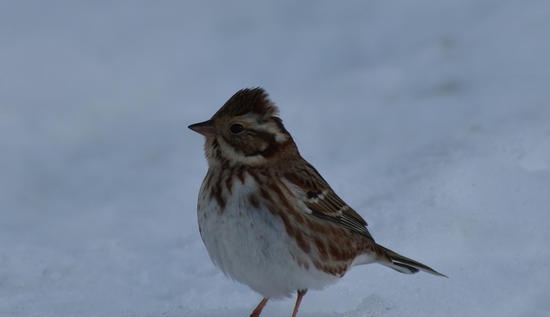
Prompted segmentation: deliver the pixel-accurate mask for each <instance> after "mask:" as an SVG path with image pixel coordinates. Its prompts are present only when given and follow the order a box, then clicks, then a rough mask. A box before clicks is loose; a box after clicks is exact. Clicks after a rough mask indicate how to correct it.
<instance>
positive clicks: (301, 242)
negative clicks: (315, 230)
mask: <svg viewBox="0 0 550 317" xmlns="http://www.w3.org/2000/svg"><path fill="white" fill-rule="evenodd" d="M294 238H295V239H296V244H298V247H300V249H302V251H304V252H305V253H309V252H310V251H311V248H310V246H309V244H308V243H307V242H306V240H305V239H304V235H303V234H302V233H300V232H299V231H296V232H295V236H294Z"/></svg>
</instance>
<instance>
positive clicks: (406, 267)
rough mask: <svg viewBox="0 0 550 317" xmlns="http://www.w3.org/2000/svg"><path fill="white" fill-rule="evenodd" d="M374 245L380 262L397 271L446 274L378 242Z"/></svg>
mask: <svg viewBox="0 0 550 317" xmlns="http://www.w3.org/2000/svg"><path fill="white" fill-rule="evenodd" d="M376 247H377V249H378V251H379V253H380V254H381V258H382V259H384V260H383V261H381V262H380V263H381V264H384V265H385V266H387V267H390V268H392V269H394V270H396V271H398V272H401V273H405V274H414V273H417V272H418V271H424V272H427V273H430V274H433V275H438V276H443V277H447V276H446V275H444V274H441V273H439V272H437V271H436V270H434V269H432V268H431V267H429V266H427V265H425V264H422V263H420V262H417V261H415V260H413V259H410V258H407V257H405V256H402V255H401V254H398V253H397V252H394V251H392V250H390V249H388V248H385V247H383V246H381V245H379V244H377V245H376Z"/></svg>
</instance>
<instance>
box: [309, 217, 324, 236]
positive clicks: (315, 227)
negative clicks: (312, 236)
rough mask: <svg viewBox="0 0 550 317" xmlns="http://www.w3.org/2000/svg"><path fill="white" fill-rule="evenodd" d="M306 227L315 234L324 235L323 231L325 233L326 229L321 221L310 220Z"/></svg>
mask: <svg viewBox="0 0 550 317" xmlns="http://www.w3.org/2000/svg"><path fill="white" fill-rule="evenodd" d="M306 226H307V227H308V228H310V229H311V230H312V231H313V232H314V233H316V234H322V233H323V231H325V227H323V226H322V224H321V223H319V221H316V220H315V219H314V220H308V221H307V222H306Z"/></svg>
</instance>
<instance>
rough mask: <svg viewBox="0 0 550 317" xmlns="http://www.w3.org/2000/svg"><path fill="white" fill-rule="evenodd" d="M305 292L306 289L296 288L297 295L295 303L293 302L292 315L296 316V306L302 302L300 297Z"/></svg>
mask: <svg viewBox="0 0 550 317" xmlns="http://www.w3.org/2000/svg"><path fill="white" fill-rule="evenodd" d="M306 292H307V289H301V290H298V297H296V304H294V310H293V311H292V317H296V314H297V313H298V308H299V307H300V303H301V302H302V297H304V295H305V294H306Z"/></svg>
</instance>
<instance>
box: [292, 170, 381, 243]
mask: <svg viewBox="0 0 550 317" xmlns="http://www.w3.org/2000/svg"><path fill="white" fill-rule="evenodd" d="M298 165H299V166H301V167H300V168H299V169H296V170H288V171H287V172H286V173H285V175H284V176H285V178H286V179H287V180H288V181H290V182H291V183H292V184H294V185H295V186H298V188H300V189H301V191H302V192H303V195H301V197H298V198H299V199H302V201H303V203H304V204H305V205H306V206H307V207H308V208H309V209H310V210H311V215H312V216H315V217H318V218H320V219H323V220H326V221H331V222H334V223H337V224H339V225H341V226H343V227H345V228H347V229H349V230H351V231H353V232H356V233H359V234H362V235H364V236H367V237H368V238H370V239H372V240H373V241H374V239H373V238H372V236H371V234H370V232H369V231H368V230H367V222H366V221H365V220H364V219H363V218H362V217H361V216H360V215H359V214H358V213H357V212H356V211H355V210H353V208H351V207H350V206H349V205H348V204H346V203H345V202H344V201H343V200H342V199H341V198H340V197H339V196H338V195H337V194H336V193H335V192H334V191H333V190H332V188H331V187H330V186H329V184H328V183H327V182H326V181H325V179H324V178H323V177H322V176H321V175H320V174H319V172H317V170H316V169H315V168H314V167H313V166H312V165H311V164H309V163H308V162H306V161H305V160H304V161H303V162H302V164H298Z"/></svg>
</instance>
